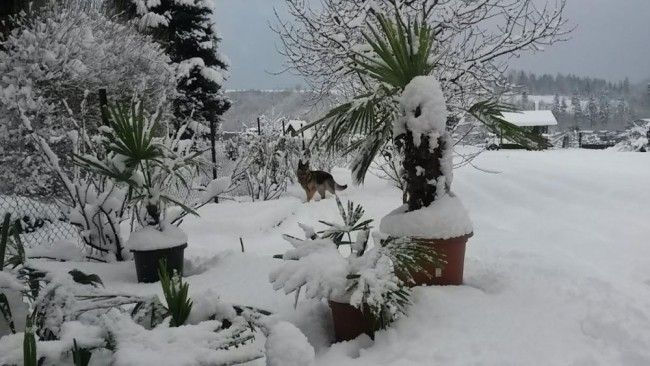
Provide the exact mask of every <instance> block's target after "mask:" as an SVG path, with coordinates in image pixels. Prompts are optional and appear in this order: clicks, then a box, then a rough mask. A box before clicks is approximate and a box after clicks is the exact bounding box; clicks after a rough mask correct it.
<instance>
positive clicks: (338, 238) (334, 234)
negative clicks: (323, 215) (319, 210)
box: [318, 196, 372, 254]
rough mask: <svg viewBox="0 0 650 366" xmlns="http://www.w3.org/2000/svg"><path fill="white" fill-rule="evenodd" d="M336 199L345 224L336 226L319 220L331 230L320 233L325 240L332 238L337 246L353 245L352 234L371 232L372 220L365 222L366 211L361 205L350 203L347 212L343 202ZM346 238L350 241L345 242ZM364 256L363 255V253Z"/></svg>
mask: <svg viewBox="0 0 650 366" xmlns="http://www.w3.org/2000/svg"><path fill="white" fill-rule="evenodd" d="M335 198H336V205H337V207H338V209H339V214H340V215H341V219H342V220H343V224H336V223H332V222H329V221H324V220H318V222H320V223H321V224H324V225H327V226H328V227H329V228H328V229H325V230H322V231H319V232H318V233H319V234H321V236H322V237H323V238H331V239H332V241H333V242H334V243H335V244H336V245H337V246H340V245H344V244H353V241H352V233H354V232H363V231H369V230H370V229H371V227H370V223H371V222H372V219H368V220H363V221H361V218H362V217H363V214H364V213H365V210H364V209H363V207H362V206H361V205H355V204H354V202H352V201H348V204H347V210H346V208H345V207H343V204H342V203H341V200H340V199H339V197H338V196H336V197H335ZM344 236H347V239H348V240H343V238H344ZM361 254H363V253H361Z"/></svg>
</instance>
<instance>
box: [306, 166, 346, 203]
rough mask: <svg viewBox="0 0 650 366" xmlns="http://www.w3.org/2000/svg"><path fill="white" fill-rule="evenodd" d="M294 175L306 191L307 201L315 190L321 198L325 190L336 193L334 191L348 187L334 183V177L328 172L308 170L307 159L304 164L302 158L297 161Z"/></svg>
mask: <svg viewBox="0 0 650 366" xmlns="http://www.w3.org/2000/svg"><path fill="white" fill-rule="evenodd" d="M296 176H297V177H298V182H299V183H300V185H301V186H302V188H303V189H304V190H305V192H306V193H307V202H309V201H311V199H312V197H314V194H316V192H318V194H319V195H320V197H321V198H325V191H328V192H330V193H332V194H336V193H335V192H336V191H342V190H344V189H346V188H348V186H347V185H340V184H338V183H336V182H335V181H334V177H332V175H331V174H330V173H328V172H324V171H322V170H309V161H307V162H306V163H304V164H303V162H302V160H299V161H298V170H297V171H296Z"/></svg>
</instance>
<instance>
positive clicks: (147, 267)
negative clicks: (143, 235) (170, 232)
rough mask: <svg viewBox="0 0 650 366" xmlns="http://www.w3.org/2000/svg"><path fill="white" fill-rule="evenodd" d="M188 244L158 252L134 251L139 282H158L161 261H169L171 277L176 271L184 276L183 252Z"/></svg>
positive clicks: (168, 271) (168, 268)
mask: <svg viewBox="0 0 650 366" xmlns="http://www.w3.org/2000/svg"><path fill="white" fill-rule="evenodd" d="M186 247H187V243H185V244H181V245H178V246H175V247H172V248H165V249H156V250H132V251H131V252H133V257H134V259H135V272H136V274H137V276H138V282H146V283H151V282H158V281H160V278H159V277H158V263H159V262H160V260H161V259H164V260H166V261H167V273H169V274H170V275H171V274H172V273H174V271H176V272H177V273H178V274H179V275H181V276H182V275H183V252H184V251H185V248H186Z"/></svg>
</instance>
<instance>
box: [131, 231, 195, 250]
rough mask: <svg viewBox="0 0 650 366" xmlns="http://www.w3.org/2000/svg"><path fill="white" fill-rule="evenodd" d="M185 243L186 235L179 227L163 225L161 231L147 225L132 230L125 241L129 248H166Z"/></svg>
mask: <svg viewBox="0 0 650 366" xmlns="http://www.w3.org/2000/svg"><path fill="white" fill-rule="evenodd" d="M186 243H187V235H186V234H185V233H184V232H183V230H181V229H180V228H179V227H177V226H174V225H165V227H164V229H163V230H162V231H160V230H158V229H156V228H155V227H151V226H147V227H145V228H142V229H140V230H137V231H134V232H132V233H131V236H129V240H128V241H127V242H126V247H127V248H128V249H130V250H140V251H142V250H158V249H168V248H173V247H175V246H179V245H182V244H186Z"/></svg>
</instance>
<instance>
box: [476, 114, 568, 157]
mask: <svg viewBox="0 0 650 366" xmlns="http://www.w3.org/2000/svg"><path fill="white" fill-rule="evenodd" d="M501 115H502V116H503V119H504V120H505V121H506V122H510V123H512V124H513V125H515V126H518V127H523V128H525V129H528V130H530V131H531V132H535V133H538V134H540V135H542V134H547V133H549V132H550V131H549V130H550V128H552V127H554V126H557V119H555V116H554V115H553V112H551V111H548V110H536V111H521V112H503V113H501ZM486 142H487V148H488V149H491V150H492V149H500V148H515V149H517V148H522V146H520V145H518V144H516V143H514V142H513V141H509V140H507V139H506V138H504V137H503V136H501V135H494V134H492V136H491V137H489V138H488V139H487V141H486Z"/></svg>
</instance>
